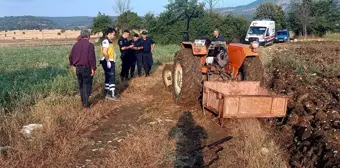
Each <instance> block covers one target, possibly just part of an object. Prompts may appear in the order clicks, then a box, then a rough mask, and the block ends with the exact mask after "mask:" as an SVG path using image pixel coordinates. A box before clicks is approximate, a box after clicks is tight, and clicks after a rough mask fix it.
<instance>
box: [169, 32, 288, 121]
mask: <svg viewBox="0 0 340 168" xmlns="http://www.w3.org/2000/svg"><path fill="white" fill-rule="evenodd" d="M258 47H259V44H258V43H257V42H253V43H251V44H250V45H244V44H236V43H231V44H229V45H226V44H225V43H223V42H210V40H209V39H206V38H198V39H196V40H194V41H192V42H191V41H185V42H182V44H181V49H180V50H179V51H178V52H177V53H176V54H175V58H174V63H173V64H167V65H166V66H165V67H164V70H163V81H164V85H165V87H166V88H167V89H168V90H171V91H172V95H173V99H174V101H175V103H176V104H179V105H188V104H193V103H198V102H199V100H202V106H203V111H204V113H206V112H207V111H209V112H213V113H214V114H215V115H216V117H217V119H219V120H222V119H224V118H247V117H283V116H285V114H286V106H287V97H285V96H279V95H276V94H275V93H272V92H270V91H268V90H266V89H264V88H262V87H261V86H260V81H262V77H263V74H264V69H263V66H262V63H261V60H260V58H259V53H258V51H257V50H258ZM220 123H221V122H220Z"/></svg>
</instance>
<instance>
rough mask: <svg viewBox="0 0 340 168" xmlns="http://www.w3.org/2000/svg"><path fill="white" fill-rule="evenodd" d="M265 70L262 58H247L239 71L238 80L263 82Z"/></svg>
mask: <svg viewBox="0 0 340 168" xmlns="http://www.w3.org/2000/svg"><path fill="white" fill-rule="evenodd" d="M263 75H264V69H263V66H262V62H261V60H260V57H257V56H256V57H247V58H246V59H245V60H244V62H243V65H242V67H241V68H240V70H239V75H238V79H239V80H243V81H260V82H262V79H263Z"/></svg>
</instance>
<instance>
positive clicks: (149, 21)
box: [143, 12, 157, 32]
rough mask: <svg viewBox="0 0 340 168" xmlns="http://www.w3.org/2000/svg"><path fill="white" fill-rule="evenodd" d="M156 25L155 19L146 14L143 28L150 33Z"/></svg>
mask: <svg viewBox="0 0 340 168" xmlns="http://www.w3.org/2000/svg"><path fill="white" fill-rule="evenodd" d="M156 24H157V18H156V17H155V15H154V14H153V13H151V12H149V13H147V14H145V15H144V17H143V28H145V29H147V30H148V31H150V32H152V31H153V28H154V27H155V26H156Z"/></svg>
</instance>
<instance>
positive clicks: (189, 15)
mask: <svg viewBox="0 0 340 168" xmlns="http://www.w3.org/2000/svg"><path fill="white" fill-rule="evenodd" d="M166 8H167V9H168V10H169V11H172V12H173V14H175V18H172V19H175V20H177V19H186V20H187V27H186V29H187V30H189V25H190V24H189V22H190V20H191V19H193V18H197V17H200V16H202V15H203V14H204V4H203V3H199V2H198V0H170V4H168V5H167V7H166Z"/></svg>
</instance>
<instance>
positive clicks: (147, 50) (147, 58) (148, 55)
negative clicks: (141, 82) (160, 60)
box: [142, 31, 156, 77]
mask: <svg viewBox="0 0 340 168" xmlns="http://www.w3.org/2000/svg"><path fill="white" fill-rule="evenodd" d="M142 43H143V64H144V70H145V76H146V77H148V76H150V71H151V68H152V64H153V58H152V52H153V50H154V49H155V46H156V44H155V42H154V41H153V40H152V39H151V38H149V37H147V33H146V31H143V32H142Z"/></svg>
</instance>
